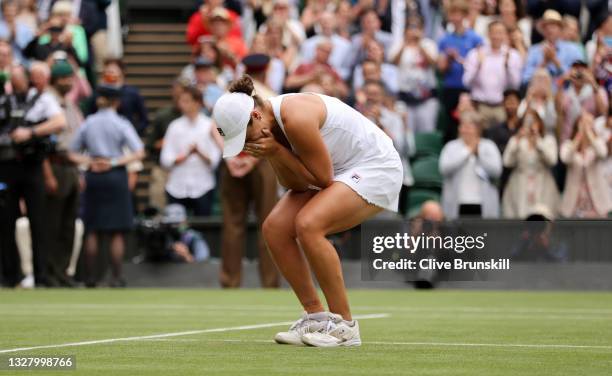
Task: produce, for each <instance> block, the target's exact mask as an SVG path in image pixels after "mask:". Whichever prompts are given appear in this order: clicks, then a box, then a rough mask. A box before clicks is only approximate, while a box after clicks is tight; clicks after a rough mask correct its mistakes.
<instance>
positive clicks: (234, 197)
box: [219, 54, 280, 288]
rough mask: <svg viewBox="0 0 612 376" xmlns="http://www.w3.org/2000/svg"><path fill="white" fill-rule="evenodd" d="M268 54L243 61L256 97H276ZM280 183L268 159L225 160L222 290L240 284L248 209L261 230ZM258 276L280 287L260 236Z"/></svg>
mask: <svg viewBox="0 0 612 376" xmlns="http://www.w3.org/2000/svg"><path fill="white" fill-rule="evenodd" d="M268 62H269V58H268V57H267V56H266V55H261V54H253V55H249V56H247V57H246V58H244V60H243V64H244V66H245V70H246V73H247V74H249V75H251V77H252V79H253V84H254V91H255V93H257V98H261V99H263V100H266V99H268V98H269V97H271V96H274V95H276V93H274V92H272V91H271V90H270V88H268V87H266V85H265V84H264V82H265V81H266V79H265V76H266V66H267V64H268ZM277 188H278V183H277V181H276V176H275V174H274V170H273V169H272V166H271V165H270V164H269V162H268V161H267V160H265V159H258V158H255V157H252V156H250V155H248V154H246V153H241V154H238V155H237V156H236V157H233V158H228V159H225V164H223V165H222V166H221V204H222V206H223V208H224V210H223V235H222V236H223V241H222V244H223V245H222V249H221V257H222V262H221V271H220V275H219V280H220V283H221V286H222V287H238V286H240V282H241V271H242V258H243V256H244V241H245V238H246V229H247V223H246V222H247V218H248V214H249V207H250V205H251V203H254V208H255V214H256V216H257V222H258V224H259V225H258V227H257V228H258V229H261V224H262V223H263V221H264V220H265V219H266V217H267V216H268V214H269V213H270V211H272V208H273V207H274V205H276V202H277V201H278V193H277V192H278V189H277ZM257 248H258V250H259V273H260V278H261V284H262V286H263V287H269V288H271V287H279V284H280V280H279V273H278V270H277V269H276V266H275V265H274V262H273V261H272V258H271V257H270V254H269V252H268V249H267V247H266V244H265V242H264V240H263V237H262V236H258V243H257Z"/></svg>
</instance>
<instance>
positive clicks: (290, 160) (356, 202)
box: [213, 76, 403, 347]
mask: <svg viewBox="0 0 612 376" xmlns="http://www.w3.org/2000/svg"><path fill="white" fill-rule="evenodd" d="M229 91H230V92H229V93H226V94H224V95H223V96H222V97H221V98H219V100H218V101H217V102H216V104H215V106H214V109H213V117H214V119H215V122H216V124H217V127H218V130H219V133H221V135H222V136H223V137H224V139H225V144H224V150H223V156H224V157H226V158H227V157H233V156H236V155H237V154H239V153H240V152H241V151H244V152H246V153H248V154H250V155H252V156H255V157H259V158H265V159H267V160H268V161H269V162H270V164H271V165H272V167H273V168H274V170H275V172H276V175H277V177H278V180H279V182H280V183H281V184H282V185H283V186H285V187H286V188H288V192H287V193H286V194H285V195H284V196H283V197H282V198H281V200H280V201H279V202H278V204H277V205H276V206H275V207H274V209H273V210H272V212H271V213H270V214H269V215H268V217H267V218H266V220H265V221H264V223H263V229H262V230H263V235H264V238H265V240H266V242H267V244H268V248H269V249H270V253H271V255H272V258H273V259H274V261H275V263H276V265H277V266H278V268H279V270H280V272H281V273H282V274H283V276H284V277H285V279H287V281H288V282H289V284H290V285H291V288H292V289H293V291H294V292H295V294H296V295H297V297H298V299H299V301H300V303H301V304H302V306H303V307H304V310H305V311H306V312H305V313H304V315H303V316H302V318H300V319H299V320H298V321H296V322H295V323H294V324H293V325H292V326H291V327H290V328H289V331H287V332H280V333H278V334H277V335H276V336H275V338H274V339H275V340H276V342H278V343H287V344H295V345H302V344H307V345H311V346H318V347H335V346H359V345H361V338H360V335H359V325H358V324H357V321H355V320H353V319H352V317H351V311H350V308H349V302H348V298H347V295H346V289H345V287H344V279H343V277H342V269H341V267H340V259H339V258H338V254H337V253H336V250H335V249H334V247H333V246H332V244H331V243H330V242H329V241H328V240H327V239H326V235H329V234H333V233H337V232H340V231H345V230H348V229H350V228H352V227H354V226H356V225H358V224H360V223H362V222H363V221H364V220H366V219H367V218H370V217H372V216H373V215H375V214H377V213H379V212H380V211H381V210H383V209H388V210H392V211H397V206H398V199H399V191H400V188H401V186H402V178H403V170H402V163H401V161H400V157H399V155H398V153H397V152H396V151H395V149H394V147H393V142H392V141H391V139H390V138H389V137H388V136H387V135H386V134H385V133H384V132H383V131H382V130H381V129H380V128H378V127H377V126H376V125H375V124H374V123H372V122H371V121H370V120H368V119H367V118H365V117H364V116H363V115H361V114H360V113H359V112H357V111H356V110H354V109H353V108H351V107H350V106H348V105H346V104H344V103H343V102H342V101H340V100H339V99H336V98H333V97H328V96H325V95H319V94H308V93H303V94H285V95H279V96H277V97H272V98H269V99H268V100H265V101H264V100H262V99H261V98H260V97H258V96H257V95H255V94H254V93H253V82H252V80H251V78H250V77H248V76H243V77H241V78H239V79H238V80H236V81H234V82H233V83H232V84H231V85H230V88H229ZM298 244H299V245H298ZM300 248H301V250H300ZM311 269H312V271H313V272H314V275H315V277H316V278H317V280H318V282H319V286H320V287H321V289H322V290H323V294H324V295H325V300H326V301H327V305H328V308H329V312H326V311H325V308H324V307H323V304H322V303H321V301H320V300H319V298H318V295H317V290H316V289H315V285H314V283H313V280H312V277H311Z"/></svg>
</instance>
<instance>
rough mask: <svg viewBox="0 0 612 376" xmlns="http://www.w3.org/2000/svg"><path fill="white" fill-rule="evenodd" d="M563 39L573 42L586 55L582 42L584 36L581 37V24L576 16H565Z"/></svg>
mask: <svg viewBox="0 0 612 376" xmlns="http://www.w3.org/2000/svg"><path fill="white" fill-rule="evenodd" d="M561 39H563V40H565V41H567V42H570V43H572V44H573V45H574V46H575V47H576V48H578V49H579V50H580V51H581V52H582V54H583V56H584V53H585V50H584V45H583V44H582V38H581V37H580V24H579V23H578V19H576V17H574V16H569V15H565V16H563V32H562V35H561Z"/></svg>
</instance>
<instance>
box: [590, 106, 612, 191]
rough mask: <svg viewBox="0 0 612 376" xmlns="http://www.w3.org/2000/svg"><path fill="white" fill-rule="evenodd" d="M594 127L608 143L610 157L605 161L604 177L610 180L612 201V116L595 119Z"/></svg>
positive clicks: (609, 186) (609, 188)
mask: <svg viewBox="0 0 612 376" xmlns="http://www.w3.org/2000/svg"><path fill="white" fill-rule="evenodd" d="M593 128H594V129H595V132H596V133H597V134H598V135H599V137H601V138H602V139H603V140H604V141H606V144H607V145H608V157H607V158H606V160H605V161H604V166H603V174H604V179H605V180H606V181H607V182H608V192H609V196H610V202H612V116H610V115H609V114H608V116H601V117H599V118H597V119H595V123H594V124H593Z"/></svg>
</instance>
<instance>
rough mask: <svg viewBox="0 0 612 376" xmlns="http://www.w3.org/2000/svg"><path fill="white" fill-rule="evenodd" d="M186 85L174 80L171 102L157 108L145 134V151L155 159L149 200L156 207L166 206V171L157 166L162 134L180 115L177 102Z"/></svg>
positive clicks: (183, 82) (162, 140)
mask: <svg viewBox="0 0 612 376" xmlns="http://www.w3.org/2000/svg"><path fill="white" fill-rule="evenodd" d="M187 85H189V83H188V82H185V81H184V80H180V79H178V80H175V81H174V83H173V84H172V103H171V104H169V105H168V106H166V107H163V108H160V109H159V110H157V112H156V113H155V115H154V116H153V122H152V123H151V130H150V132H148V134H147V139H146V147H147V152H148V155H149V156H150V157H151V159H152V160H153V161H155V166H153V167H152V168H151V183H150V185H149V201H150V204H151V205H153V206H154V207H156V208H163V207H165V206H166V190H165V186H166V182H167V180H168V173H167V172H166V170H165V169H163V168H161V167H160V166H159V163H160V162H159V157H160V153H161V149H162V146H163V145H164V135H165V134H166V131H167V130H168V126H169V125H170V123H171V122H172V121H174V120H176V119H178V118H180V117H181V115H182V114H181V110H180V108H179V105H178V102H179V98H180V96H181V94H182V93H183V91H184V89H185V87H186V86H187Z"/></svg>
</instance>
